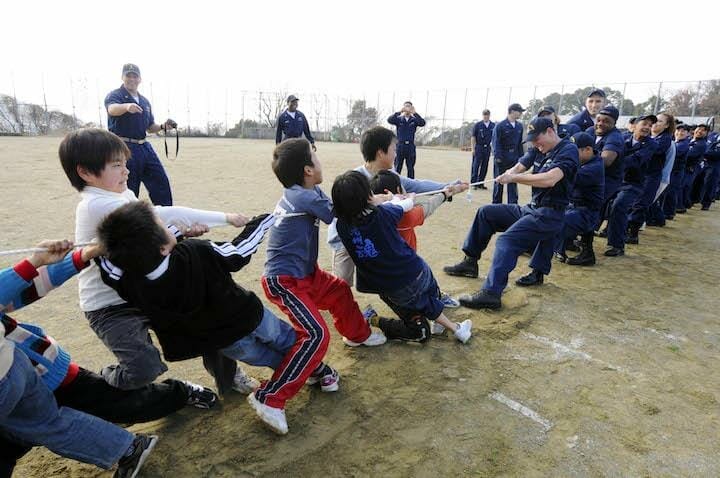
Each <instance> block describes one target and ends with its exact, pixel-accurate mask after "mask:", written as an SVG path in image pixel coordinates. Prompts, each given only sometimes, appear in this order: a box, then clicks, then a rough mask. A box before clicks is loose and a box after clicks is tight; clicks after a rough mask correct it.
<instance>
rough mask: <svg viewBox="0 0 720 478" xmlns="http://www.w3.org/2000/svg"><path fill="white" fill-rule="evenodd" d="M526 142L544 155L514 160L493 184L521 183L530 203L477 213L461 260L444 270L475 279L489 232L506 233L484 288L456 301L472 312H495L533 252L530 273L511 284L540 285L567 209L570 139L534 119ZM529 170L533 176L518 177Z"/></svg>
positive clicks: (572, 166)
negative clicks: (527, 190)
mask: <svg viewBox="0 0 720 478" xmlns="http://www.w3.org/2000/svg"><path fill="white" fill-rule="evenodd" d="M528 141H530V142H532V144H533V146H534V147H535V148H537V149H538V150H539V151H540V152H541V153H543V156H542V157H540V158H539V160H537V161H535V163H529V162H528V163H523V162H518V163H517V164H516V165H515V166H513V167H512V168H510V169H509V170H507V171H506V172H505V173H503V174H502V175H500V176H498V177H497V178H496V180H497V181H498V182H499V183H500V184H510V183H519V184H526V185H528V186H532V202H531V203H530V204H528V205H527V206H523V207H520V206H518V205H517V204H489V205H487V206H483V207H481V208H480V209H478V212H477V214H476V215H475V219H474V221H473V224H472V227H471V228H470V231H468V234H467V236H466V238H465V242H464V244H463V248H462V249H463V252H464V253H465V258H464V259H463V260H462V261H461V262H460V263H458V264H456V265H454V266H447V267H445V268H443V270H444V271H445V273H446V274H449V275H453V276H463V277H477V276H478V265H477V262H478V260H479V259H480V254H481V253H482V252H483V251H484V250H485V248H486V247H487V245H488V243H489V242H490V239H491V238H492V236H493V234H495V233H496V232H504V234H502V235H500V237H498V239H497V241H496V242H495V253H494V255H493V260H492V265H491V266H490V271H489V272H488V275H487V279H486V280H485V283H484V284H483V286H482V288H481V289H480V290H479V291H478V292H475V293H474V294H472V295H469V296H464V297H461V298H460V303H461V304H462V305H464V306H465V307H470V308H473V309H498V308H500V307H501V301H500V296H501V294H502V291H503V290H504V289H505V286H506V285H507V281H508V275H509V274H510V272H511V271H512V270H513V269H514V268H515V266H516V265H517V259H518V257H519V256H520V254H522V253H523V252H525V251H527V250H528V249H531V248H534V249H535V251H534V253H533V256H532V259H530V267H531V268H532V269H533V271H532V272H531V273H529V274H527V275H525V276H523V277H521V278H520V279H518V280H517V281H516V282H515V283H516V284H517V285H520V286H533V285H539V284H542V283H543V276H545V275H547V274H549V273H550V267H551V264H552V254H553V249H554V244H555V238H556V237H557V235H558V233H559V232H560V230H561V229H562V225H563V220H564V218H565V209H566V207H567V205H568V203H569V202H570V191H571V190H572V187H573V183H574V182H575V175H576V174H577V169H578V167H579V159H578V149H577V147H576V146H575V145H574V144H572V143H571V142H570V141H569V140H568V139H562V138H560V137H559V136H558V134H557V132H556V131H555V128H554V125H553V122H552V121H551V120H550V119H548V118H535V119H533V120H532V121H531V122H530V125H529V126H528ZM531 167H532V168H533V174H521V173H523V172H525V171H526V170H528V169H530V168H531Z"/></svg>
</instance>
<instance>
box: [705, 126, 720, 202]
mask: <svg viewBox="0 0 720 478" xmlns="http://www.w3.org/2000/svg"><path fill="white" fill-rule="evenodd" d="M704 173H705V181H704V182H703V187H702V191H701V193H700V202H701V204H702V210H703V211H707V210H709V209H710V205H711V204H712V203H713V202H714V201H715V196H716V195H717V190H716V189H717V187H718V183H719V182H720V136H717V135H715V136H714V139H713V141H712V142H710V143H709V144H708V147H707V151H705V171H704Z"/></svg>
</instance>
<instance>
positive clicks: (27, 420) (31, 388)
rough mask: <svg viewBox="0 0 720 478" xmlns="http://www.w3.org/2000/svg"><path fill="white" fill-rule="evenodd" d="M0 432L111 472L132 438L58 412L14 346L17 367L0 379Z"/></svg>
mask: <svg viewBox="0 0 720 478" xmlns="http://www.w3.org/2000/svg"><path fill="white" fill-rule="evenodd" d="M0 404H2V407H0V430H2V433H3V434H6V435H7V436H8V437H10V438H12V439H14V440H19V441H21V442H24V443H28V444H33V445H40V446H44V447H46V448H47V449H49V450H50V451H52V452H53V453H57V454H58V455H60V456H64V457H67V458H72V459H74V460H78V461H82V462H84V463H92V464H93V465H96V466H99V467H100V468H105V469H108V468H110V467H111V466H113V465H114V464H115V463H117V462H118V460H119V459H120V457H122V455H123V454H124V453H125V452H126V451H127V449H128V448H129V447H130V444H131V443H132V441H133V438H134V435H133V434H132V433H130V432H128V431H126V430H125V429H123V428H120V427H118V426H116V425H113V424H112V423H108V422H106V421H105V420H101V419H100V418H97V417H94V416H92V415H88V414H86V413H82V412H78V411H77V410H73V409H72V408H67V407H60V408H58V406H57V403H56V402H55V396H54V395H53V394H52V392H51V391H50V389H48V388H47V386H46V385H45V383H43V381H42V379H41V378H40V377H39V376H38V374H37V373H36V372H35V368H34V367H33V366H32V364H31V363H30V360H29V359H28V358H27V356H26V355H25V354H24V353H22V352H21V351H20V350H18V349H17V348H15V350H14V361H13V365H12V367H11V368H10V371H8V373H7V375H6V376H5V377H4V378H3V379H2V380H0Z"/></svg>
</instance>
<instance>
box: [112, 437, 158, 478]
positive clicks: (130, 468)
mask: <svg viewBox="0 0 720 478" xmlns="http://www.w3.org/2000/svg"><path fill="white" fill-rule="evenodd" d="M157 441H158V437H157V435H143V434H137V435H135V439H134V440H133V442H132V447H133V450H132V453H130V455H128V456H124V457H122V458H120V461H119V462H118V468H117V470H115V474H114V475H113V478H135V477H136V476H137V474H138V472H139V471H140V468H142V466H143V463H145V460H147V458H148V456H150V453H151V452H152V450H153V448H155V445H157Z"/></svg>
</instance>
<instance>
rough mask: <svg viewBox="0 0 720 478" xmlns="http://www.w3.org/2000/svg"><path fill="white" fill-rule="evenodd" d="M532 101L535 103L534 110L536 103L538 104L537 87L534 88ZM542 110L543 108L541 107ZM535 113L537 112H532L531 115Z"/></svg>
mask: <svg viewBox="0 0 720 478" xmlns="http://www.w3.org/2000/svg"><path fill="white" fill-rule="evenodd" d="M532 101H533V108H534V107H535V103H536V102H537V85H534V86H533V99H532ZM540 108H542V106H540ZM528 109H530V108H528ZM534 112H535V111H531V112H530V113H531V114H532V113H534Z"/></svg>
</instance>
